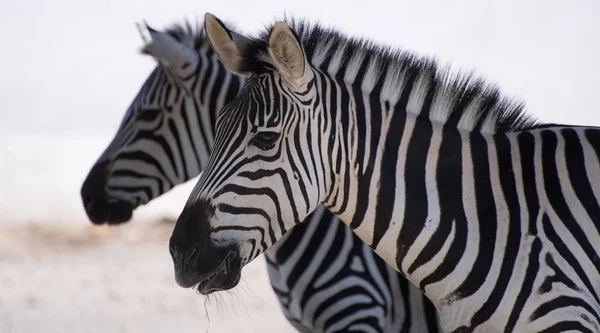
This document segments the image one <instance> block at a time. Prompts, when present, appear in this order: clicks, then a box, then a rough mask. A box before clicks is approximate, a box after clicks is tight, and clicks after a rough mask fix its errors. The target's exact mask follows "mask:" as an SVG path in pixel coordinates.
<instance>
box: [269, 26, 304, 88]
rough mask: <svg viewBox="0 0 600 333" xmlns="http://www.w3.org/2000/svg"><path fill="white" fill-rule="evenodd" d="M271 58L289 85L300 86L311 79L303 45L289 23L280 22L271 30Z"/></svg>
mask: <svg viewBox="0 0 600 333" xmlns="http://www.w3.org/2000/svg"><path fill="white" fill-rule="evenodd" d="M269 56H270V57H271V59H272V61H273V63H274V65H275V68H277V71H278V72H279V74H281V76H282V77H283V78H284V80H285V81H287V82H288V83H290V84H292V85H295V86H300V85H302V84H303V83H305V82H307V81H308V80H309V79H310V77H309V75H308V74H309V73H310V71H309V68H310V67H309V64H308V62H307V60H306V53H305V52H304V48H303V47H302V43H301V42H300V39H299V38H298V36H297V35H296V34H295V33H294V31H293V30H292V29H291V28H290V27H289V26H288V25H287V23H284V22H278V23H275V25H273V27H272V28H271V31H270V33H269Z"/></svg>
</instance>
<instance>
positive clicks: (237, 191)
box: [170, 14, 600, 333]
mask: <svg viewBox="0 0 600 333" xmlns="http://www.w3.org/2000/svg"><path fill="white" fill-rule="evenodd" d="M289 24H290V25H291V26H292V28H290V26H289V25H288V23H284V22H279V23H276V24H274V25H272V26H271V27H270V28H269V29H268V31H267V32H265V33H263V34H262V35H260V37H258V38H253V39H248V38H246V37H244V36H241V35H239V34H236V33H233V32H231V31H229V30H228V29H227V28H226V27H225V25H223V24H222V23H221V22H220V21H219V20H217V19H216V18H215V17H214V16H212V15H210V14H207V15H206V20H205V27H206V31H207V34H208V37H209V39H210V41H211V43H212V46H213V48H214V50H215V51H216V52H217V54H218V55H219V57H220V59H221V60H222V62H223V63H224V64H225V66H226V67H227V68H229V69H230V70H231V71H233V72H235V73H238V74H241V75H246V76H248V77H249V78H248V80H247V81H246V83H245V86H244V88H243V89H242V91H241V92H240V94H239V95H238V96H237V97H236V98H234V100H233V101H232V102H231V103H230V104H228V105H227V106H225V107H224V108H223V110H222V111H221V113H220V115H219V118H218V120H217V125H216V137H215V144H214V147H213V152H212V154H211V157H210V160H209V162H208V164H207V166H206V168H205V169H204V173H203V174H202V176H201V177H200V180H199V182H198V184H197V185H196V187H195V188H194V190H193V191H192V193H191V195H190V198H189V199H188V202H187V203H186V206H185V208H184V210H183V212H182V213H181V215H180V216H179V219H178V221H177V224H176V225H175V228H174V231H173V235H172V237H171V241H170V242H171V244H170V246H171V253H172V256H173V261H174V265H175V277H176V280H177V282H178V283H179V284H180V285H181V286H183V287H189V286H192V285H195V284H199V285H200V288H203V286H206V285H211V286H213V287H216V286H217V285H218V282H216V280H217V279H216V278H215V277H214V276H215V275H214V274H215V273H220V272H222V270H223V268H227V269H226V273H225V274H226V276H228V277H229V279H230V280H234V279H235V278H234V277H235V276H237V275H239V272H240V269H241V268H242V267H243V266H244V265H245V264H247V263H248V262H249V261H251V260H252V259H254V258H255V257H256V256H258V255H259V254H260V253H261V252H262V251H264V250H266V249H267V248H268V247H269V246H270V245H272V244H273V243H274V242H275V241H276V240H277V239H279V238H280V237H282V235H283V234H284V233H285V232H286V231H287V230H289V229H290V228H292V227H293V226H294V225H295V224H296V223H298V222H300V221H302V219H304V218H305V216H306V215H307V214H309V213H311V212H312V211H313V210H314V209H315V208H316V207H317V206H318V205H319V204H320V203H323V204H325V205H326V206H327V207H328V208H330V209H331V210H332V211H333V212H334V213H335V214H336V215H337V216H339V217H340V219H341V220H342V221H344V222H345V223H346V224H347V225H349V226H350V227H351V228H352V229H353V230H354V232H355V233H356V234H357V235H358V236H359V237H360V238H361V239H362V240H363V241H365V242H366V243H367V244H370V246H371V247H372V248H373V249H375V251H376V252H377V253H378V254H379V255H380V256H381V257H382V258H384V259H385V260H386V261H387V262H388V263H389V264H390V265H392V266H393V267H395V268H396V269H397V270H398V271H399V272H402V273H403V274H404V275H405V276H406V277H408V279H409V281H410V282H411V283H413V284H414V285H416V286H419V287H420V288H421V289H422V290H424V291H425V292H426V294H427V296H428V297H429V298H430V299H431V300H432V301H433V303H434V304H435V306H436V307H437V309H438V310H439V313H440V321H441V325H442V328H443V329H444V331H446V332H485V333H488V332H565V331H569V332H574V331H577V332H600V324H599V323H600V301H599V299H598V291H599V290H598V289H600V274H599V271H600V259H599V258H600V256H599V253H598V250H599V248H598V246H597V244H600V232H599V222H600V207H599V205H598V196H600V164H599V154H600V129H598V128H592V127H574V126H562V125H548V124H546V125H541V124H537V123H536V122H535V121H533V120H532V119H531V118H529V117H527V116H526V115H525V114H524V112H523V110H522V105H520V104H516V103H514V102H512V101H510V100H508V99H506V98H504V97H502V96H501V95H500V93H499V91H498V90H497V89H495V88H494V87H492V86H490V85H488V84H485V83H484V82H483V81H482V80H476V79H473V78H472V77H471V76H467V77H465V76H455V77H453V76H450V75H448V74H447V73H446V72H443V71H440V70H439V69H438V68H437V66H436V64H435V62H434V61H432V60H430V59H426V58H418V57H416V56H413V55H411V54H408V53H405V52H398V51H392V50H389V49H387V48H383V47H378V46H374V45H372V44H370V43H368V42H364V41H358V40H355V39H350V38H348V37H346V36H344V35H342V34H340V33H337V32H335V31H332V30H329V29H324V28H322V27H320V26H309V25H308V24H306V23H298V22H290V23H289ZM193 253H203V254H208V255H205V256H203V257H198V256H190V254H193ZM220 280H221V279H220ZM230 286H231V285H229V286H228V287H230Z"/></svg>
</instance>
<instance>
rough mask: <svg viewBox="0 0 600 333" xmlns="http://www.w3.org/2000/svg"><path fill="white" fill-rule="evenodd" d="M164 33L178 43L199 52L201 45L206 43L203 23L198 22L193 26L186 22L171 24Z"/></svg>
mask: <svg viewBox="0 0 600 333" xmlns="http://www.w3.org/2000/svg"><path fill="white" fill-rule="evenodd" d="M165 32H166V33H168V34H169V35H171V36H173V38H175V39H177V41H179V42H180V43H184V44H187V45H189V46H191V47H193V48H194V49H195V50H199V49H200V47H202V45H204V44H205V43H206V42H208V39H207V37H206V34H205V33H204V27H203V23H202V22H199V21H197V22H196V23H195V24H192V23H191V22H190V21H188V20H184V21H183V22H178V23H173V24H171V25H170V26H169V27H167V28H166V29H165Z"/></svg>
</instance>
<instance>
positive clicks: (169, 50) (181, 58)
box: [137, 22, 198, 74]
mask: <svg viewBox="0 0 600 333" xmlns="http://www.w3.org/2000/svg"><path fill="white" fill-rule="evenodd" d="M137 27H138V30H139V32H140V35H141V37H142V39H143V40H144V44H145V45H144V46H143V47H142V49H141V51H140V52H141V53H143V54H148V55H150V56H152V57H153V58H154V59H156V61H158V62H159V63H160V64H161V65H163V66H166V67H167V68H168V69H169V71H170V72H171V73H173V74H183V73H182V72H183V71H184V70H185V69H186V68H188V67H189V68H194V67H195V66H191V67H190V65H194V64H196V62H197V61H198V54H197V53H196V51H195V50H194V49H193V47H192V46H191V45H188V44H186V43H182V42H180V41H178V40H177V39H176V38H175V37H173V36H171V35H170V34H168V33H166V32H162V31H157V30H154V29H152V28H151V27H149V26H148V25H147V24H146V23H145V22H144V23H138V24H137Z"/></svg>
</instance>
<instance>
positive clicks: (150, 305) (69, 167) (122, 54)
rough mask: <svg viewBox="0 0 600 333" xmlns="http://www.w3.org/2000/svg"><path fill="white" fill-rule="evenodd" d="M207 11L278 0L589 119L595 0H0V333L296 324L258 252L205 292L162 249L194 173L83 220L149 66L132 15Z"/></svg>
mask: <svg viewBox="0 0 600 333" xmlns="http://www.w3.org/2000/svg"><path fill="white" fill-rule="evenodd" d="M206 11H210V12H212V13H213V14H215V15H217V16H218V17H219V18H221V19H224V20H226V21H229V22H233V23H235V25H236V26H237V28H238V29H239V30H241V31H243V32H246V33H250V34H251V33H254V32H256V31H257V30H258V29H261V28H262V27H263V26H264V25H265V24H266V23H269V22H272V20H273V19H274V18H275V17H281V15H282V14H283V13H284V12H287V13H289V14H294V15H296V16H303V17H309V18H310V19H312V20H320V21H322V22H323V23H324V24H325V25H332V26H335V27H337V28H339V29H341V30H343V31H346V32H348V33H349V34H352V35H355V36H364V37H369V38H371V39H374V40H376V41H379V42H382V43H387V44H393V45H396V46H402V47H405V48H408V49H411V50H414V51H417V52H419V53H422V54H429V55H435V56H437V57H438V58H439V59H441V60H442V61H443V62H451V63H452V68H454V69H458V68H461V69H464V70H472V69H475V70H476V72H477V73H479V74H482V75H484V76H486V77H487V78H488V79H489V80H490V81H492V82H495V83H497V84H498V85H499V86H500V87H501V88H502V90H503V91H504V92H505V93H506V94H508V95H511V96H514V97H517V98H519V99H521V100H523V101H525V102H526V104H527V106H528V110H529V111H530V112H531V113H532V114H533V115H535V116H536V117H538V118H539V119H541V120H543V121H548V122H559V123H568V124H589V125H600V107H598V106H597V105H596V104H595V103H596V102H597V101H598V96H599V93H598V92H599V91H600V83H599V77H600V65H599V64H598V59H600V38H599V37H598V36H599V35H598V32H600V21H599V20H598V17H599V15H600V3H599V2H597V1H593V0H589V1H570V2H569V3H568V5H567V4H566V2H564V1H556V0H544V1H541V0H540V1H533V0H528V1H516V0H511V1H503V2H502V3H483V2H481V1H476V0H471V1H467V0H461V1H449V0H438V1H431V0H430V1H401V0H389V1H376V0H369V1H356V2H351V1H349V0H340V1H332V0H329V1H323V0H302V1H283V0H281V1H258V0H254V1H247V0H220V1H214V2H210V1H190V0H171V1H169V2H166V1H158V0H144V1H142V0H103V1H97V0H93V1H75V0H54V1H41V0H19V1H11V0H3V1H0V41H1V43H2V47H1V48H0V49H1V50H2V51H0V60H1V63H2V64H1V67H0V142H1V143H0V213H1V214H0V332H3V333H9V332H39V331H44V332H107V331H108V332H147V333H151V332H164V331H176V332H234V331H236V332H265V331H267V332H291V331H292V329H291V326H290V325H289V324H287V322H286V320H285V319H284V317H283V315H282V314H281V312H280V310H279V305H278V304H277V301H276V298H275V297H274V295H273V293H272V291H271V289H270V286H269V284H268V279H267V274H266V270H265V263H264V259H262V258H259V259H258V260H256V261H255V262H254V263H252V264H251V265H249V266H248V267H247V268H245V269H244V272H243V280H242V282H241V283H240V286H239V287H237V288H235V289H233V290H232V291H230V292H225V293H220V294H218V295H214V296H211V297H210V298H208V299H206V298H205V297H203V296H201V295H196V294H195V292H194V291H192V290H185V289H182V288H179V287H178V286H177V285H176V284H175V282H174V278H173V273H172V263H171V259H170V257H169V253H168V249H167V241H168V237H169V236H170V232H171V228H172V223H173V221H174V219H175V218H176V217H177V215H178V213H179V212H180V210H181V209H182V207H183V204H184V203H185V200H186V199H187V195H188V193H189V191H190V190H191V187H192V185H193V181H192V182H190V183H188V184H185V185H182V186H179V187H177V188H176V189H175V190H173V191H172V192H171V193H169V194H167V195H165V196H164V197H162V198H159V199H157V200H155V201H154V202H152V203H151V204H149V205H147V206H145V207H142V208H139V209H138V210H137V211H136V213H135V215H134V219H133V221H132V222H131V223H129V224H127V225H124V226H120V227H113V228H110V227H95V226H92V225H91V223H90V222H88V220H87V217H86V215H85V212H84V210H83V206H82V203H81V199H80V197H79V189H80V186H81V184H82V182H83V180H84V178H85V176H86V174H87V172H88V171H89V169H90V167H91V166H92V164H93V163H94V161H95V160H96V159H97V158H98V156H99V155H100V153H101V152H102V150H103V149H104V147H105V146H106V145H107V144H108V143H109V141H110V140H111V138H112V136H113V135H114V133H115V131H116V129H117V126H118V125H119V123H120V121H121V117H122V116H123V115H124V112H125V110H126V108H127V106H128V105H129V103H130V102H131V100H132V99H133V97H134V96H135V94H136V93H137V91H138V89H139V88H140V86H141V85H142V83H143V81H144V80H145V78H146V77H147V76H148V74H149V73H150V71H151V70H152V68H153V67H154V66H155V64H154V61H153V60H152V59H151V58H149V57H146V56H141V55H139V54H138V52H137V51H138V49H139V47H140V46H142V41H141V39H140V37H139V35H138V31H137V29H136V28H135V24H134V23H135V22H137V21H141V20H146V21H147V22H148V24H149V25H151V26H152V27H154V28H157V29H162V28H164V27H165V26H168V25H170V24H172V23H174V22H179V21H181V20H183V19H188V20H191V21H195V20H197V19H201V18H202V17H203V15H204V13H205V12H206Z"/></svg>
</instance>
